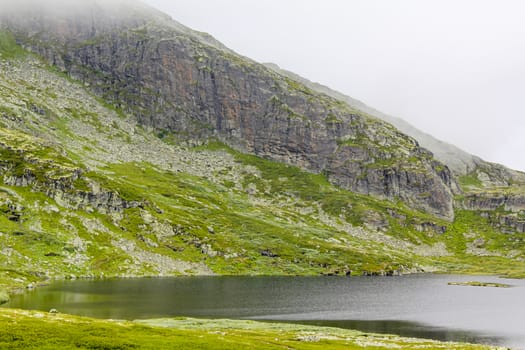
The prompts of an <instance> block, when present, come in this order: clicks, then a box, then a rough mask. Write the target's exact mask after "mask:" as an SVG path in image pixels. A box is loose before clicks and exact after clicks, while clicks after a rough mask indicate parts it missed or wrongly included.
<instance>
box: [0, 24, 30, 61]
mask: <svg viewBox="0 0 525 350" xmlns="http://www.w3.org/2000/svg"><path fill="white" fill-rule="evenodd" d="M26 54H27V52H26V51H25V50H24V49H23V48H22V47H21V46H20V45H18V44H17V43H16V41H15V38H14V36H13V34H11V33H10V32H7V31H3V30H0V55H1V56H0V58H4V59H13V58H19V57H23V56H25V55H26Z"/></svg>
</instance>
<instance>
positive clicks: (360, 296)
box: [5, 274, 525, 349]
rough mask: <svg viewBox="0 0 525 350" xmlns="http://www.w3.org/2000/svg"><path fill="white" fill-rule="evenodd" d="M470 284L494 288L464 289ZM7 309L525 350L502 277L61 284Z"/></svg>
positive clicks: (514, 302) (513, 283)
mask: <svg viewBox="0 0 525 350" xmlns="http://www.w3.org/2000/svg"><path fill="white" fill-rule="evenodd" d="M469 281H476V282H481V283H480V284H481V285H483V284H484V283H486V284H487V286H472V285H469V283H465V282H469ZM491 283H498V285H499V284H502V285H503V286H507V287H508V288H497V287H495V286H494V285H493V284H491ZM476 284H478V283H476ZM5 306H6V307H12V308H20V309H32V310H42V311H49V310H50V309H53V308H54V309H57V310H59V311H60V312H62V313H68V314H74V315H81V316H89V317H95V318H103V319H126V320H137V319H150V318H163V317H179V316H187V317H197V318H229V319H251V320H260V321H277V322H292V323H301V324H314V325H322V326H333V327H339V328H350V329H357V330H360V331H364V332H372V333H389V334H397V335H401V336H408V337H419V338H429V339H436V340H443V341H459V342H471V343H481V344H491V345H501V346H506V347H511V348H513V349H525V280H514V279H512V280H510V279H502V278H498V277H494V276H463V275H434V274H419V275H406V276H396V277H215V276H212V277H171V278H137V279H107V280H75V281H58V282H54V283H52V284H50V285H48V286H45V287H41V288H37V289H35V290H31V291H28V292H26V293H24V294H21V295H17V296H15V297H13V299H12V300H11V301H10V302H9V303H8V304H6V305H5Z"/></svg>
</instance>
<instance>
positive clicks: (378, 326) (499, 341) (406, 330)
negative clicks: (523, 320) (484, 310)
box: [280, 320, 506, 345]
mask: <svg viewBox="0 0 525 350" xmlns="http://www.w3.org/2000/svg"><path fill="white" fill-rule="evenodd" d="M280 322H282V321H280ZM288 322H292V323H297V324H305V325H315V326H324V327H338V328H345V329H355V330H358V331H361V332H367V333H383V334H397V335H401V336H403V337H413V338H425V339H435V340H440V341H453V342H467V343H478V344H491V345H504V344H505V340H506V339H505V338H503V337H497V336H489V335H484V334H482V333H475V332H469V331H464V330H457V329H447V328H443V327H432V326H429V325H426V324H422V323H416V322H408V321H395V320H388V321H383V320H380V321H363V320H300V321H288Z"/></svg>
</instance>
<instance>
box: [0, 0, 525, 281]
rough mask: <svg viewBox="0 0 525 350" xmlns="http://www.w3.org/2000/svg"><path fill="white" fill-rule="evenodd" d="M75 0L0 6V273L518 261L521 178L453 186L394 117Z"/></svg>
mask: <svg viewBox="0 0 525 350" xmlns="http://www.w3.org/2000/svg"><path fill="white" fill-rule="evenodd" d="M25 1H26V2H27V0H25ZM73 3H75V4H77V5H78V4H81V6H87V7H75V11H73V10H72V9H70V8H68V5H65V7H61V8H60V11H58V12H57V11H56V10H54V9H53V8H50V7H45V8H39V6H40V5H41V4H42V2H36V3H35V2H34V3H32V4H33V5H34V6H33V7H30V9H29V10H27V7H24V9H25V10H24V11H22V12H21V11H20V10H18V9H17V10H16V11H15V9H14V8H11V7H9V6H8V7H4V9H5V10H4V11H3V12H2V14H0V18H1V20H2V30H1V31H0V55H1V56H0V152H1V156H0V209H1V210H0V266H1V268H0V284H2V285H4V286H10V287H13V286H25V285H28V284H29V283H34V282H40V281H43V280H46V279H49V278H68V277H72V276H73V277H77V276H84V277H86V276H92V277H99V276H144V275H154V276H158V275H176V274H213V273H219V274H319V273H322V274H363V273H365V274H396V273H401V272H415V271H422V270H425V271H432V270H443V271H470V272H474V271H481V272H497V273H506V274H510V275H520V274H523V273H524V271H525V263H524V261H523V258H524V254H525V251H524V245H523V239H524V238H525V237H524V235H523V234H521V233H519V232H523V228H522V226H520V225H521V224H520V223H521V222H522V217H523V209H524V208H523V203H524V202H523V201H521V199H519V198H521V197H520V189H521V184H520V182H519V181H515V182H513V183H512V184H507V185H505V186H503V184H494V185H493V186H492V187H490V188H489V187H488V186H487V185H486V184H487V183H486V182H481V181H480V180H479V176H473V175H472V174H467V175H465V176H463V177H461V178H459V180H460V181H459V185H458V184H457V181H456V179H455V178H454V175H453V174H452V173H451V172H450V171H449V169H448V167H447V166H446V165H444V164H442V163H440V162H439V161H437V160H435V159H434V158H433V155H432V153H430V152H429V151H427V150H425V149H423V148H421V147H420V146H419V144H418V143H417V142H416V141H415V140H414V139H412V138H411V137H409V136H406V135H404V134H402V133H401V132H400V131H398V130H397V129H395V128H394V127H393V126H392V125H390V124H388V123H386V122H384V121H382V120H379V119H377V118H374V117H371V116H369V115H368V114H367V113H364V112H362V111H360V110H358V109H356V108H355V107H352V106H350V105H348V104H346V103H344V102H342V101H340V100H338V99H335V98H333V97H330V96H327V95H326V94H324V93H320V92H318V91H315V90H314V89H311V88H309V87H308V86H306V85H304V84H303V83H302V82H300V81H298V80H294V79H291V78H290V77H286V76H283V75H282V74H278V73H276V72H274V71H273V70H271V69H269V68H267V67H264V66H262V65H259V64H257V63H255V62H253V61H250V60H248V59H246V58H243V57H241V56H238V55H236V54H234V53H233V52H231V51H230V50H228V49H226V48H224V47H223V46H222V45H221V44H220V43H218V42H216V41H215V40H214V39H213V38H211V37H210V36H208V35H205V34H202V33H198V32H194V31H191V30H190V29H188V28H186V27H184V26H182V25H180V24H178V23H176V22H174V21H172V20H170V19H169V18H167V17H166V16H165V15H163V14H161V13H158V12H157V11H154V10H151V9H149V8H144V7H143V5H140V4H139V3H136V4H135V3H130V2H126V4H127V5H126V7H125V8H123V7H122V6H121V3H120V2H118V1H116V2H113V1H110V2H108V1H104V2H102V1H98V2H97V1H90V2H88V1H86V2H68V3H67V4H73ZM46 4H49V3H48V2H46ZM94 4H95V5H94ZM131 4H133V5H131ZM79 6H80V5H79ZM476 179H478V180H476ZM459 186H461V189H462V190H461V189H460V187H459ZM511 190H512V191H513V192H512V195H507V196H506V197H504V198H503V199H501V198H499V197H498V198H496V199H494V198H492V197H490V196H493V195H494V196H496V197H497V195H495V193H496V194H497V193H500V192H501V191H511ZM487 197H490V199H487ZM502 232H509V234H503V233H502ZM480 256H482V257H483V259H482V260H480Z"/></svg>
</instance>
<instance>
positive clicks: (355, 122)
mask: <svg viewBox="0 0 525 350" xmlns="http://www.w3.org/2000/svg"><path fill="white" fill-rule="evenodd" d="M80 3H82V4H83V5H82V6H88V7H87V8H84V9H82V10H79V9H78V8H75V9H76V11H68V10H67V9H66V10H64V11H59V12H55V11H50V10H49V8H48V7H46V8H45V9H41V8H39V5H38V4H36V5H35V6H33V7H31V10H27V11H25V12H24V13H23V14H18V13H17V14H9V15H7V17H4V19H3V22H4V23H5V25H7V27H8V28H9V29H10V30H11V31H12V32H14V33H15V35H16V38H17V41H18V42H19V43H20V44H22V45H23V46H24V47H26V48H28V49H30V50H32V51H33V52H35V53H38V54H39V55H41V56H42V57H45V58H46V59H47V60H48V62H50V63H52V64H54V65H55V66H57V67H58V68H59V69H60V70H63V71H65V72H67V73H68V74H69V75H70V76H71V77H73V78H75V79H78V80H80V81H82V82H84V84H85V85H86V86H89V88H90V89H91V90H92V91H93V92H95V93H96V94H97V95H98V96H101V97H103V98H104V99H105V100H106V101H108V102H109V103H111V104H113V105H115V106H117V107H119V108H122V109H123V110H125V111H127V112H129V113H132V114H133V115H134V116H136V118H137V120H138V122H139V123H141V124H142V125H144V126H148V127H153V128H155V129H157V130H159V131H165V132H170V133H173V134H175V135H177V137H178V138H179V139H200V140H205V139H208V138H210V137H214V138H217V139H219V140H221V141H223V142H225V143H226V144H228V145H230V146H232V147H234V148H235V149H238V150H241V151H243V152H248V153H252V154H255V155H258V156H262V157H265V158H268V159H272V160H276V161H280V162H285V163H288V164H292V165H296V166H300V167H302V168H304V169H307V170H309V171H311V172H314V173H323V174H325V175H326V176H328V178H329V180H330V181H331V182H332V183H334V184H337V185H339V186H342V187H344V188H347V189H350V190H352V191H355V192H358V193H362V194H367V195H373V196H376V197H378V198H388V199H390V200H402V201H404V202H405V203H408V204H409V205H410V206H412V207H414V208H416V209H419V210H423V211H426V212H428V213H431V214H434V215H437V216H439V217H441V218H445V219H448V220H452V218H453V216H454V214H453V204H452V203H453V195H452V188H453V186H454V180H453V179H452V177H451V174H450V171H449V170H448V168H447V167H446V166H444V165H442V164H441V163H439V162H438V161H436V160H435V159H434V158H433V156H432V154H431V153H429V152H427V151H426V150H424V149H422V148H421V147H420V146H419V145H418V143H417V142H416V141H414V140H413V139H411V138H410V137H407V136H405V135H404V134H401V133H400V132H399V131H397V130H396V129H395V128H394V127H392V126H391V125H390V124H387V123H385V122H383V121H380V120H378V119H375V118H373V117H369V116H367V115H366V114H365V113H362V112H360V111H358V110H355V109H352V108H350V107H349V106H347V105H346V104H344V103H341V102H340V101H337V100H335V99H333V98H331V97H328V96H326V95H324V94H320V93H318V92H315V91H313V90H311V89H309V88H307V87H305V86H304V85H303V84H301V83H300V82H297V81H295V80H293V79H289V78H287V77H283V76H281V75H279V74H276V73H275V72H273V71H271V70H270V69H268V68H266V67H264V66H263V65H260V64H257V63H255V62H253V61H250V60H249V59H246V58H244V57H241V56H239V55H237V54H235V53H233V52H231V51H229V50H227V49H225V48H224V47H222V46H221V45H220V44H219V43H217V42H216V41H214V40H213V39H212V38H210V37H208V36H205V35H203V34H201V33H197V32H193V31H191V30H189V29H187V28H185V27H183V26H182V25H180V24H178V23H176V22H174V21H171V20H169V19H168V18H166V17H165V16H163V15H162V14H159V13H157V12H156V11H154V10H151V9H147V8H144V7H143V6H142V5H139V4H138V3H137V4H135V3H132V5H129V6H128V7H126V8H124V7H122V6H121V5H122V4H120V3H119V2H113V1H112V2H109V3H108V4H111V6H110V5H108V4H106V2H98V3H97V2H94V3H95V4H97V6H93V5H92V4H91V3H89V4H87V3H85V2H80ZM86 4H87V5H86ZM90 4H91V5H90ZM46 11H50V12H49V13H48V12H46ZM116 12H118V16H117V15H115V13H116ZM42 13H43V15H42Z"/></svg>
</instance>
